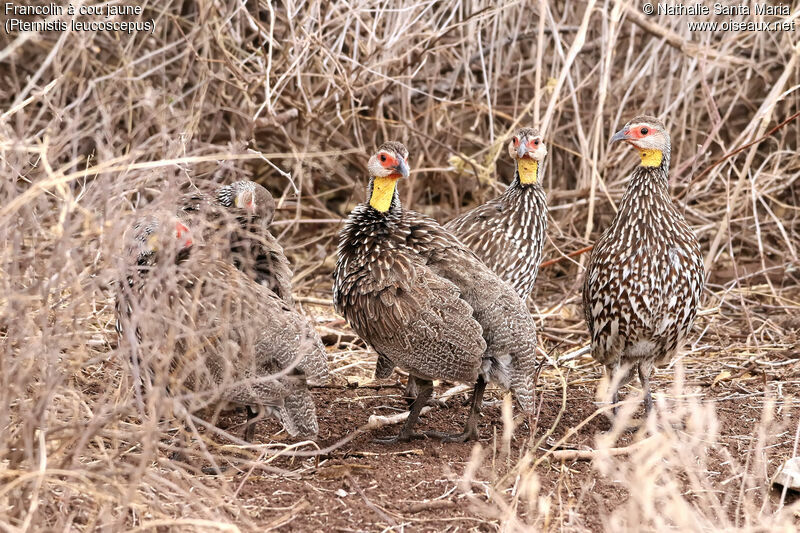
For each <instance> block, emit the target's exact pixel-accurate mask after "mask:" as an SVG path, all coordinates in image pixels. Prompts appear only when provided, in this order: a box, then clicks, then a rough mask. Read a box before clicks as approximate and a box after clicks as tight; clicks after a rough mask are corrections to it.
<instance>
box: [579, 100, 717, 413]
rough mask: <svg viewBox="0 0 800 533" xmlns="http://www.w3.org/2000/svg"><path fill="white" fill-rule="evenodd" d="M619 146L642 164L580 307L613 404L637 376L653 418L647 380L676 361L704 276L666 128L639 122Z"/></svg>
mask: <svg viewBox="0 0 800 533" xmlns="http://www.w3.org/2000/svg"><path fill="white" fill-rule="evenodd" d="M618 141H624V142H626V143H628V144H630V145H631V146H633V147H634V148H635V149H636V150H637V151H638V152H639V156H640V157H641V162H640V164H639V165H638V166H637V167H636V168H635V169H634V171H633V173H632V175H631V176H630V179H629V181H628V187H627V190H626V191H625V194H624V196H623V198H622V201H621V203H620V206H619V211H618V212H617V214H616V216H615V217H614V220H613V221H612V222H611V225H610V226H609V227H608V228H607V229H606V230H605V232H603V234H602V236H601V237H600V238H599V239H598V240H597V242H596V243H595V245H594V248H593V250H592V254H591V257H590V259H589V263H588V266H587V268H586V274H585V277H584V284H583V307H584V314H585V318H586V324H587V326H588V329H589V333H590V335H591V349H592V356H593V358H594V359H595V360H596V361H597V362H599V363H600V364H602V365H604V366H605V368H606V370H607V371H608V372H609V373H610V375H611V383H612V391H613V392H612V395H611V400H612V403H613V404H615V405H616V404H617V401H618V399H619V389H620V388H621V387H623V386H624V385H626V384H627V383H628V382H629V381H630V380H631V379H632V378H633V375H634V372H636V373H637V374H638V376H639V380H640V382H641V385H642V390H643V394H644V397H643V402H644V406H645V411H646V413H649V412H650V411H651V409H652V407H653V398H652V395H651V391H650V374H651V372H652V370H653V368H654V366H661V365H663V364H666V363H668V362H669V361H670V360H671V359H672V357H673V356H674V355H675V353H676V352H677V350H678V349H679V348H680V346H681V344H682V342H683V341H684V340H685V339H686V336H687V335H688V333H689V331H690V330H691V328H692V324H693V322H694V319H695V316H696V314H697V308H698V305H699V303H700V297H701V295H702V292H703V286H704V283H705V271H704V267H703V259H702V256H701V255H700V244H699V243H698V241H697V237H696V236H695V234H694V232H693V231H692V229H691V228H690V227H689V224H688V223H687V222H686V219H685V218H684V216H683V214H682V213H681V212H680V211H679V210H678V208H677V207H676V206H675V204H674V203H673V201H672V199H671V198H670V194H669V186H668V179H669V162H670V135H669V132H668V130H667V127H666V126H665V125H664V123H663V122H661V121H660V120H658V119H657V118H655V117H652V116H638V117H635V118H633V119H632V120H631V121H630V122H628V123H627V124H626V125H625V127H624V128H622V129H621V130H620V131H618V132H616V133H615V134H614V136H613V137H611V142H612V143H614V142H618ZM614 409H615V412H616V407H615V408H614Z"/></svg>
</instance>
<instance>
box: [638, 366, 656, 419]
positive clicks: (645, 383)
mask: <svg viewBox="0 0 800 533" xmlns="http://www.w3.org/2000/svg"><path fill="white" fill-rule="evenodd" d="M642 364H643V363H639V368H638V370H639V381H640V382H641V384H642V392H643V393H644V414H645V415H648V414H650V411H651V410H652V409H653V396H652V395H651V394H650V369H649V368H648V369H645V368H644V367H643V366H642Z"/></svg>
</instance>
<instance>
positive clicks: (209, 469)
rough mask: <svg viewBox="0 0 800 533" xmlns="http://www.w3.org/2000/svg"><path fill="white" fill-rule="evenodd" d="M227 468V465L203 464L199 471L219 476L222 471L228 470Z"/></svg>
mask: <svg viewBox="0 0 800 533" xmlns="http://www.w3.org/2000/svg"><path fill="white" fill-rule="evenodd" d="M228 468H229V467H228V465H224V466H223V465H220V466H204V467H203V468H201V469H200V471H201V472H202V473H204V474H207V475H210V476H221V475H222V474H223V473H225V472H227V471H228Z"/></svg>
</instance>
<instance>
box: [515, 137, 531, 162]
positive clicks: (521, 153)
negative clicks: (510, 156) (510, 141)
mask: <svg viewBox="0 0 800 533" xmlns="http://www.w3.org/2000/svg"><path fill="white" fill-rule="evenodd" d="M529 152H530V150H529V149H528V141H525V142H521V141H520V143H519V146H518V147H517V159H522V158H523V157H525V156H526V155H528V153H529Z"/></svg>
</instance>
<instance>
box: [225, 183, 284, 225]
mask: <svg viewBox="0 0 800 533" xmlns="http://www.w3.org/2000/svg"><path fill="white" fill-rule="evenodd" d="M217 200H218V201H219V203H220V204H222V205H223V206H225V207H229V208H236V209H239V210H241V211H244V212H245V213H247V214H248V215H250V216H252V217H254V218H258V219H259V220H261V221H263V222H264V223H265V224H267V225H269V224H271V223H272V219H273V218H274V217H275V199H274V198H273V197H272V195H271V194H270V193H269V191H268V190H267V189H265V188H264V187H263V186H262V185H260V184H258V183H256V182H254V181H250V180H240V181H235V182H233V183H231V184H230V185H225V186H224V187H220V188H219V189H218V190H217Z"/></svg>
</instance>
